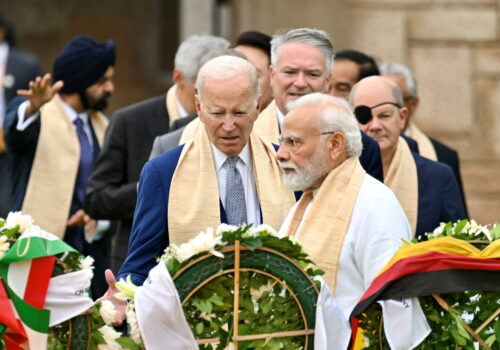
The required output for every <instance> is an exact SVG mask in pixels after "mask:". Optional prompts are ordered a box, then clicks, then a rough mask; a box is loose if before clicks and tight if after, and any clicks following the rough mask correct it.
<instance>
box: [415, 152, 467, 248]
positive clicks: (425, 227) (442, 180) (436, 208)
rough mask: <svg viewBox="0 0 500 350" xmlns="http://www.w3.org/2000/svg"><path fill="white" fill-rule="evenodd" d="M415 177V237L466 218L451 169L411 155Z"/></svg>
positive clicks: (445, 165)
mask: <svg viewBox="0 0 500 350" xmlns="http://www.w3.org/2000/svg"><path fill="white" fill-rule="evenodd" d="M412 155H413V159H414V160H415V165H416V166H417V177H418V218H417V229H416V236H417V237H420V238H423V239H426V238H425V236H423V234H424V233H426V232H432V231H433V230H434V229H435V228H436V227H438V226H439V223H440V222H448V221H453V222H455V221H457V220H462V219H465V218H466V214H465V209H464V206H463V201H462V198H461V195H460V189H459V187H458V184H457V181H456V179H455V176H454V175H453V171H452V169H451V167H450V166H448V165H447V164H443V163H440V162H435V161H432V160H430V159H427V158H424V157H422V156H420V155H418V154H416V153H415V152H412Z"/></svg>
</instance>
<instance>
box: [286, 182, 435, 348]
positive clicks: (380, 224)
mask: <svg viewBox="0 0 500 350" xmlns="http://www.w3.org/2000/svg"><path fill="white" fill-rule="evenodd" d="M313 201H314V197H313V199H312V200H311V202H310V203H309V205H308V207H307V208H306V211H305V213H304V217H306V216H307V215H308V214H309V210H310V208H311V204H312V203H313ZM296 208H297V205H295V206H294V207H293V208H292V210H291V211H290V213H289V214H288V216H287V218H286V219H285V221H284V222H283V225H282V226H281V229H280V231H279V236H280V237H283V236H284V235H286V233H287V231H288V226H290V222H291V219H292V217H293V213H294V212H295V209H296ZM302 222H303V220H302ZM302 222H301V223H300V225H302ZM300 225H299V229H298V230H297V232H300ZM297 232H296V233H295V237H296V238H297V239H298V241H299V242H300V234H299V235H298V236H297ZM318 234H320V233H319V232H318ZM323 234H328V233H327V232H323ZM401 239H406V240H410V239H411V231H410V225H409V223H408V220H407V219H406V216H405V214H404V212H403V209H402V208H401V205H400V204H399V202H398V200H397V199H396V197H395V195H394V193H393V192H392V191H391V190H390V189H389V188H388V187H387V186H385V185H384V184H382V183H381V182H379V181H377V180H375V179H374V178H373V177H371V176H370V175H366V176H365V178H364V180H363V182H362V183H361V187H360V189H359V192H358V196H357V198H356V202H355V204H354V209H353V212H352V216H351V220H350V223H349V227H348V229H347V233H346V234H345V238H344V242H343V245H342V250H341V252H340V259H339V266H338V271H337V279H336V288H335V290H334V291H332V294H333V297H334V298H335V301H336V302H337V304H338V306H339V307H340V309H341V310H342V312H343V314H344V316H345V317H346V320H349V316H350V314H351V311H352V310H353V309H354V307H355V306H356V304H357V303H358V300H359V299H360V298H361V297H362V296H363V294H364V292H365V291H366V289H367V288H368V287H369V286H370V284H371V282H372V280H373V279H374V278H375V276H376V275H377V274H378V272H379V271H380V270H381V269H382V268H383V267H384V266H385V264H387V262H388V261H389V260H390V259H391V258H392V256H393V255H394V253H395V252H396V251H397V250H398V249H399V247H400V246H401V242H402V241H401ZM408 305H410V306H411V307H410V308H405V307H402V304H401V303H399V302H397V301H390V302H387V301H384V302H383V305H382V307H383V308H384V310H385V309H387V308H389V309H391V310H396V312H390V313H389V312H387V313H384V316H386V317H384V322H387V321H394V320H405V322H406V321H407V320H410V321H411V322H407V323H406V325H407V326H408V327H406V329H404V327H399V328H395V329H392V330H389V331H388V330H387V328H386V334H387V332H389V335H388V338H390V339H389V342H390V344H391V345H392V346H391V348H392V349H411V348H413V347H414V346H416V344H419V342H421V341H422V340H423V339H424V338H425V336H426V335H427V334H428V333H429V331H430V329H429V328H428V325H427V323H426V322H425V317H424V316H423V313H422V311H421V309H420V307H419V304H418V300H417V299H416V298H411V299H409V301H408ZM413 306H414V307H413ZM394 315H395V316H394ZM394 317H395V318H394ZM386 318H389V320H386ZM401 324H405V323H401ZM402 331H405V333H400V334H405V337H402V338H401V339H400V340H399V341H397V339H398V338H399V337H398V335H397V332H402ZM332 332H337V333H336V334H337V336H338V338H337V339H338V342H339V344H345V346H347V344H348V343H349V338H350V334H349V333H350V331H346V330H345V329H341V328H339V329H332ZM395 333H396V334H395ZM408 333H410V334H408ZM406 335H408V337H406ZM397 343H400V344H397ZM401 343H402V344H401ZM341 348H342V347H339V349H341ZM344 348H345V347H344Z"/></svg>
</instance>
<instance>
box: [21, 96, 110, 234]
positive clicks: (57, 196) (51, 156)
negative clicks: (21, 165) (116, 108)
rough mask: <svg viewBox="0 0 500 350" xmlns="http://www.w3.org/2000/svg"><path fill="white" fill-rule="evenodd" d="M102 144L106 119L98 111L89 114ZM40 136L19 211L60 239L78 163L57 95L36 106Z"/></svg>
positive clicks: (73, 136) (70, 128) (75, 137)
mask: <svg viewBox="0 0 500 350" xmlns="http://www.w3.org/2000/svg"><path fill="white" fill-rule="evenodd" d="M89 115H90V122H91V123H92V127H93V128H94V132H95V135H96V138H97V141H98V142H99V145H102V142H103V140H104V133H105V131H106V128H107V126H108V121H107V119H106V118H105V117H104V115H103V114H102V113H98V112H92V113H89ZM40 122H41V126H40V135H39V138H38V144H37V147H36V152H35V158H34V160H33V165H32V167H31V172H30V178H29V181H28V187H27V189H26V195H25V197H24V202H23V206H22V211H23V213H25V214H29V215H31V216H32V217H33V219H34V220H35V223H36V224H37V225H38V226H40V227H42V228H43V229H44V230H46V231H48V232H51V233H53V234H55V235H56V236H57V237H59V238H63V236H64V232H65V231H66V221H67V220H68V215H69V212H70V207H71V199H72V198H73V191H74V187H75V181H76V177H77V174H78V166H79V165H80V143H79V142H78V135H77V134H76V130H75V127H74V125H73V123H72V122H71V120H70V119H69V118H68V116H67V114H66V112H65V111H64V107H63V105H62V101H61V98H60V97H59V95H55V96H54V98H52V100H50V101H49V102H48V103H46V104H45V105H43V106H42V108H41V109H40Z"/></svg>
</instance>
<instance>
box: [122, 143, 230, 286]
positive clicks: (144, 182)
mask: <svg viewBox="0 0 500 350" xmlns="http://www.w3.org/2000/svg"><path fill="white" fill-rule="evenodd" d="M183 147H184V145H181V146H177V147H175V148H173V149H171V150H170V151H167V152H165V153H163V154H161V155H159V156H158V157H156V158H154V159H152V160H150V161H149V162H147V163H146V164H145V165H144V168H143V169H142V173H141V177H140V180H139V191H138V195H137V203H136V206H135V213H134V220H133V225H132V233H131V234H130V241H129V248H128V255H127V258H126V259H125V262H124V263H123V265H122V267H121V269H120V272H119V273H118V278H126V277H127V276H128V275H129V274H130V275H132V280H133V281H134V283H135V284H138V285H141V284H142V283H143V282H144V280H145V279H146V277H147V275H148V273H149V270H151V269H152V268H153V267H154V266H155V265H156V258H158V257H160V256H161V255H162V254H163V251H164V250H165V248H166V247H167V246H168V245H169V239H168V200H169V195H170V184H171V183H172V177H173V175H174V172H175V168H176V167H177V163H178V161H179V157H180V155H181V152H182V149H183ZM220 210H221V221H222V222H223V223H227V219H226V214H225V212H224V208H223V207H222V205H220Z"/></svg>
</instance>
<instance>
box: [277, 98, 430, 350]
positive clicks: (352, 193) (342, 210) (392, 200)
mask: <svg viewBox="0 0 500 350" xmlns="http://www.w3.org/2000/svg"><path fill="white" fill-rule="evenodd" d="M304 116H307V118H304ZM361 148H362V146H361V135H360V132H359V129H358V127H357V125H356V120H355V118H354V116H353V115H352V113H351V112H350V110H349V108H348V107H347V106H346V105H344V103H343V102H342V101H340V100H338V99H336V98H334V97H331V96H327V95H324V94H311V95H308V96H306V97H302V98H301V99H299V100H298V101H297V102H295V103H294V105H293V106H292V109H291V110H290V112H289V113H288V114H287V117H286V119H285V122H284V124H283V131H282V138H281V140H280V149H279V150H278V153H277V155H278V159H279V161H280V165H281V167H282V168H283V169H284V171H285V174H284V178H283V180H284V183H285V185H286V186H287V187H289V188H290V189H293V190H302V191H304V195H303V197H302V198H301V200H300V201H299V202H298V203H297V204H296V205H295V206H294V208H293V209H292V211H291V212H290V214H289V215H288V217H287V219H286V220H285V222H284V224H283V226H282V227H281V229H280V235H282V236H285V235H291V236H294V237H295V238H297V239H298V240H299V242H301V244H303V246H304V248H305V250H306V251H307V252H308V253H309V254H311V257H312V258H313V259H314V260H315V261H316V263H317V265H318V267H319V268H320V269H322V270H324V271H325V275H324V279H325V282H326V284H327V285H328V286H329V288H330V289H331V291H332V293H333V296H334V298H335V299H336V302H337V304H338V306H339V307H340V309H341V310H342V313H343V314H344V316H345V318H346V321H347V320H348V319H349V316H350V313H351V311H352V310H353V308H354V306H355V305H356V304H357V302H358V300H359V299H360V298H361V296H362V295H363V293H364V292H365V290H366V289H367V288H368V287H369V285H370V283H371V281H372V280H373V279H374V277H375V276H376V275H377V273H378V272H379V271H380V270H381V269H382V268H383V267H384V266H385V264H386V263H387V262H388V261H389V260H390V258H391V257H392V256H393V254H394V253H395V252H396V251H397V249H398V248H399V247H400V245H401V241H402V239H410V237H411V231H410V226H409V224H408V220H407V219H406V217H405V214H404V212H403V209H402V208H401V206H400V204H399V202H398V200H397V199H396V197H395V196H394V194H393V193H392V192H391V190H390V189H389V188H388V187H386V186H385V185H384V184H382V183H381V182H379V181H377V180H375V179H374V178H373V177H371V176H370V175H368V174H366V172H365V171H364V170H363V168H362V167H361V165H360V164H359V160H358V156H359V153H360V152H361ZM383 304H384V305H383V308H384V311H387V312H391V311H396V310H397V314H398V316H397V317H396V318H397V319H399V320H403V322H402V323H400V324H401V325H404V328H405V330H406V331H408V337H407V336H406V335H405V337H399V336H395V337H394V336H391V333H392V332H391V331H394V332H400V331H401V329H395V328H392V329H391V330H389V332H388V330H387V325H388V323H387V322H386V323H385V329H386V334H387V337H388V339H389V342H390V345H391V348H396V349H411V348H413V347H414V346H416V345H417V344H418V343H420V342H421V341H422V340H423V339H424V338H425V336H426V335H427V332H428V329H427V327H426V323H425V320H422V317H421V316H422V313H421V310H420V308H419V307H418V304H416V305H415V304H412V303H411V302H410V303H408V304H406V305H410V307H409V308H404V307H403V304H402V303H399V302H396V301H389V302H384V303H383ZM414 306H415V307H414ZM387 315H388V314H386V317H387ZM388 318H389V322H392V321H394V320H395V318H392V317H388ZM332 332H333V333H334V336H335V338H336V341H335V343H336V344H335V346H334V347H333V348H335V349H345V348H346V347H347V345H348V343H349V339H350V330H349V329H348V328H347V329H346V327H340V326H339V327H333V329H332ZM393 334H394V333H393ZM328 348H329V349H330V347H328Z"/></svg>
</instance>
